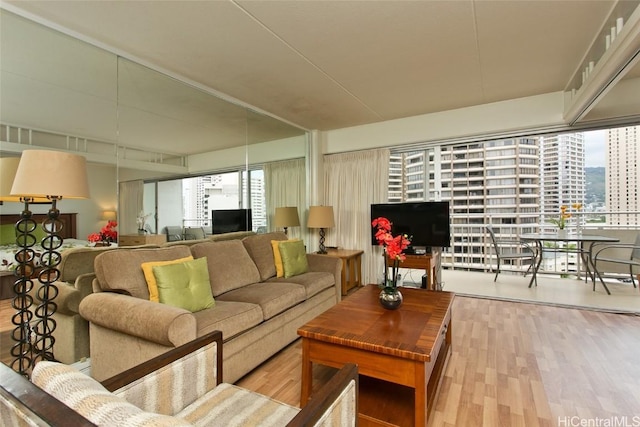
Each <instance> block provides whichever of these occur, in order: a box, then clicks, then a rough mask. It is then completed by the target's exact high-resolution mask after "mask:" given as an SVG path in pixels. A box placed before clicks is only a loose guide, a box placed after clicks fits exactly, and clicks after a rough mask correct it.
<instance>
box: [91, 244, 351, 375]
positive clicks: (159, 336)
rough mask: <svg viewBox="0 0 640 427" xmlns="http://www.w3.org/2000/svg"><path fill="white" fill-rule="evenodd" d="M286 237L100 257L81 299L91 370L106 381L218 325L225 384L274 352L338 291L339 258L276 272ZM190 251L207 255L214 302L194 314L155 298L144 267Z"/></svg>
mask: <svg viewBox="0 0 640 427" xmlns="http://www.w3.org/2000/svg"><path fill="white" fill-rule="evenodd" d="M286 238H287V237H286V235H285V234H284V233H268V234H258V235H253V236H249V237H246V238H244V239H242V240H229V241H219V242H213V241H206V242H199V243H197V244H194V245H191V246H186V245H172V246H167V247H162V248H158V249H135V250H112V251H108V252H105V253H103V254H101V255H100V256H98V257H96V260H95V273H96V279H95V280H94V293H93V294H91V295H89V296H87V297H86V298H84V299H83V300H82V302H81V303H80V314H81V315H82V316H83V317H84V318H85V319H87V320H88V321H89V323H90V335H91V375H92V376H93V377H94V378H96V379H98V380H104V379H106V378H109V377H111V376H113V375H115V374H117V373H120V372H122V371H124V370H126V369H128V368H131V367H132V366H135V365H137V364H139V363H141V362H143V361H145V360H148V359H151V358H153V357H155V356H158V355H160V354H163V353H166V352H167V351H169V350H171V349H172V348H175V347H178V346H180V345H182V344H184V343H187V342H189V341H192V340H194V339H196V338H197V337H201V336H204V335H206V334H207V333H209V332H212V331H215V330H220V331H222V335H223V339H224V351H223V360H224V364H223V366H224V372H223V379H224V381H225V382H235V381H237V380H238V379H239V378H241V377H242V376H243V375H245V374H246V373H248V372H249V371H251V370H252V369H253V368H255V367H256V366H258V365H259V364H260V363H262V362H263V361H265V360H266V359H268V358H269V357H270V356H272V355H273V354H275V353H277V352H278V351H279V350H281V349H282V348H283V347H285V346H286V345H288V344H289V343H291V342H292V341H294V340H295V339H296V338H297V329H298V328H299V327H300V326H301V325H303V324H304V323H306V322H307V321H309V320H311V319H312V318H314V317H316V316H317V315H319V314H320V313H322V312H324V311H325V310H327V309H328V308H330V307H331V306H333V305H334V304H336V303H337V302H338V301H339V300H340V295H341V293H340V289H341V287H340V271H341V262H340V260H339V259H337V258H331V257H325V256H321V255H317V254H307V255H306V259H307V262H308V271H307V272H305V273H302V274H299V275H296V276H293V277H289V278H282V277H280V278H278V277H276V267H275V262H274V256H273V249H272V244H271V241H272V240H286ZM189 255H192V256H193V257H194V258H195V259H200V258H203V257H206V260H207V261H206V262H207V267H208V273H209V282H210V285H211V290H212V294H213V297H214V299H215V304H214V306H213V307H211V308H206V309H204V310H201V311H196V312H190V311H188V310H185V309H182V308H177V307H173V306H171V305H167V304H161V303H158V302H153V301H150V300H149V289H148V287H147V282H146V280H145V277H144V274H143V272H142V268H141V264H142V263H145V262H150V261H169V260H176V259H181V258H185V257H188V256H189Z"/></svg>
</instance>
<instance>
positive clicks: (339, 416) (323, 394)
mask: <svg viewBox="0 0 640 427" xmlns="http://www.w3.org/2000/svg"><path fill="white" fill-rule="evenodd" d="M357 418H358V367H357V366H356V365H354V364H352V363H350V364H347V365H344V366H343V367H342V368H341V369H340V370H339V371H338V372H337V373H336V374H335V375H334V376H333V377H332V378H331V380H329V382H327V383H326V384H325V385H323V386H322V388H320V390H318V392H317V393H316V394H315V395H314V396H312V397H311V399H310V400H309V402H308V403H307V404H306V405H305V407H304V408H302V410H301V411H300V412H299V413H298V415H296V416H295V417H294V418H293V419H292V420H291V421H289V423H288V424H287V427H301V426H327V427H328V426H332V425H335V420H341V422H343V424H340V425H341V426H345V427H348V426H355V425H356V424H357ZM345 421H346V422H347V423H346V424H344V422H345Z"/></svg>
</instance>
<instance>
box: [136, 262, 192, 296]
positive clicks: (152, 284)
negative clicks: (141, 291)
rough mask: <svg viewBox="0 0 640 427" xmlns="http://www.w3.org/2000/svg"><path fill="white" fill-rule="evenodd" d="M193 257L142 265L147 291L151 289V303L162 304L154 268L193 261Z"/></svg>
mask: <svg viewBox="0 0 640 427" xmlns="http://www.w3.org/2000/svg"><path fill="white" fill-rule="evenodd" d="M192 259H193V256H191V255H189V256H188V257H185V258H178V259H172V260H169V261H149V262H143V263H142V264H140V267H141V268H142V273H143V274H144V279H145V280H146V281H147V289H149V301H154V302H160V297H159V296H158V282H157V280H156V276H155V275H154V274H153V267H155V266H158V265H168V264H177V263H180V262H185V261H191V260H192Z"/></svg>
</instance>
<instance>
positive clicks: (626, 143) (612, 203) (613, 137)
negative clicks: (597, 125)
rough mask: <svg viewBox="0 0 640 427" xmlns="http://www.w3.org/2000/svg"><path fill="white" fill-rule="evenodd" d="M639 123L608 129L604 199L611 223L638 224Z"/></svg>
mask: <svg viewBox="0 0 640 427" xmlns="http://www.w3.org/2000/svg"><path fill="white" fill-rule="evenodd" d="M639 133H640V126H630V127H622V128H615V129H609V130H607V144H606V145H607V152H606V165H607V172H606V178H605V182H606V201H607V208H606V209H607V211H609V212H622V213H619V214H610V215H607V222H608V223H609V224H610V225H632V224H638V215H637V213H633V212H640V195H639V194H638V193H640V139H639V136H638V134H639Z"/></svg>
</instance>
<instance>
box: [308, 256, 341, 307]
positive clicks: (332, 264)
mask: <svg viewBox="0 0 640 427" xmlns="http://www.w3.org/2000/svg"><path fill="white" fill-rule="evenodd" d="M307 263H308V264H309V271H324V272H327V273H331V274H333V279H334V280H335V282H336V288H335V289H336V301H337V302H340V300H341V299H342V261H341V260H340V258H334V257H329V256H326V255H319V254H307Z"/></svg>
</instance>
